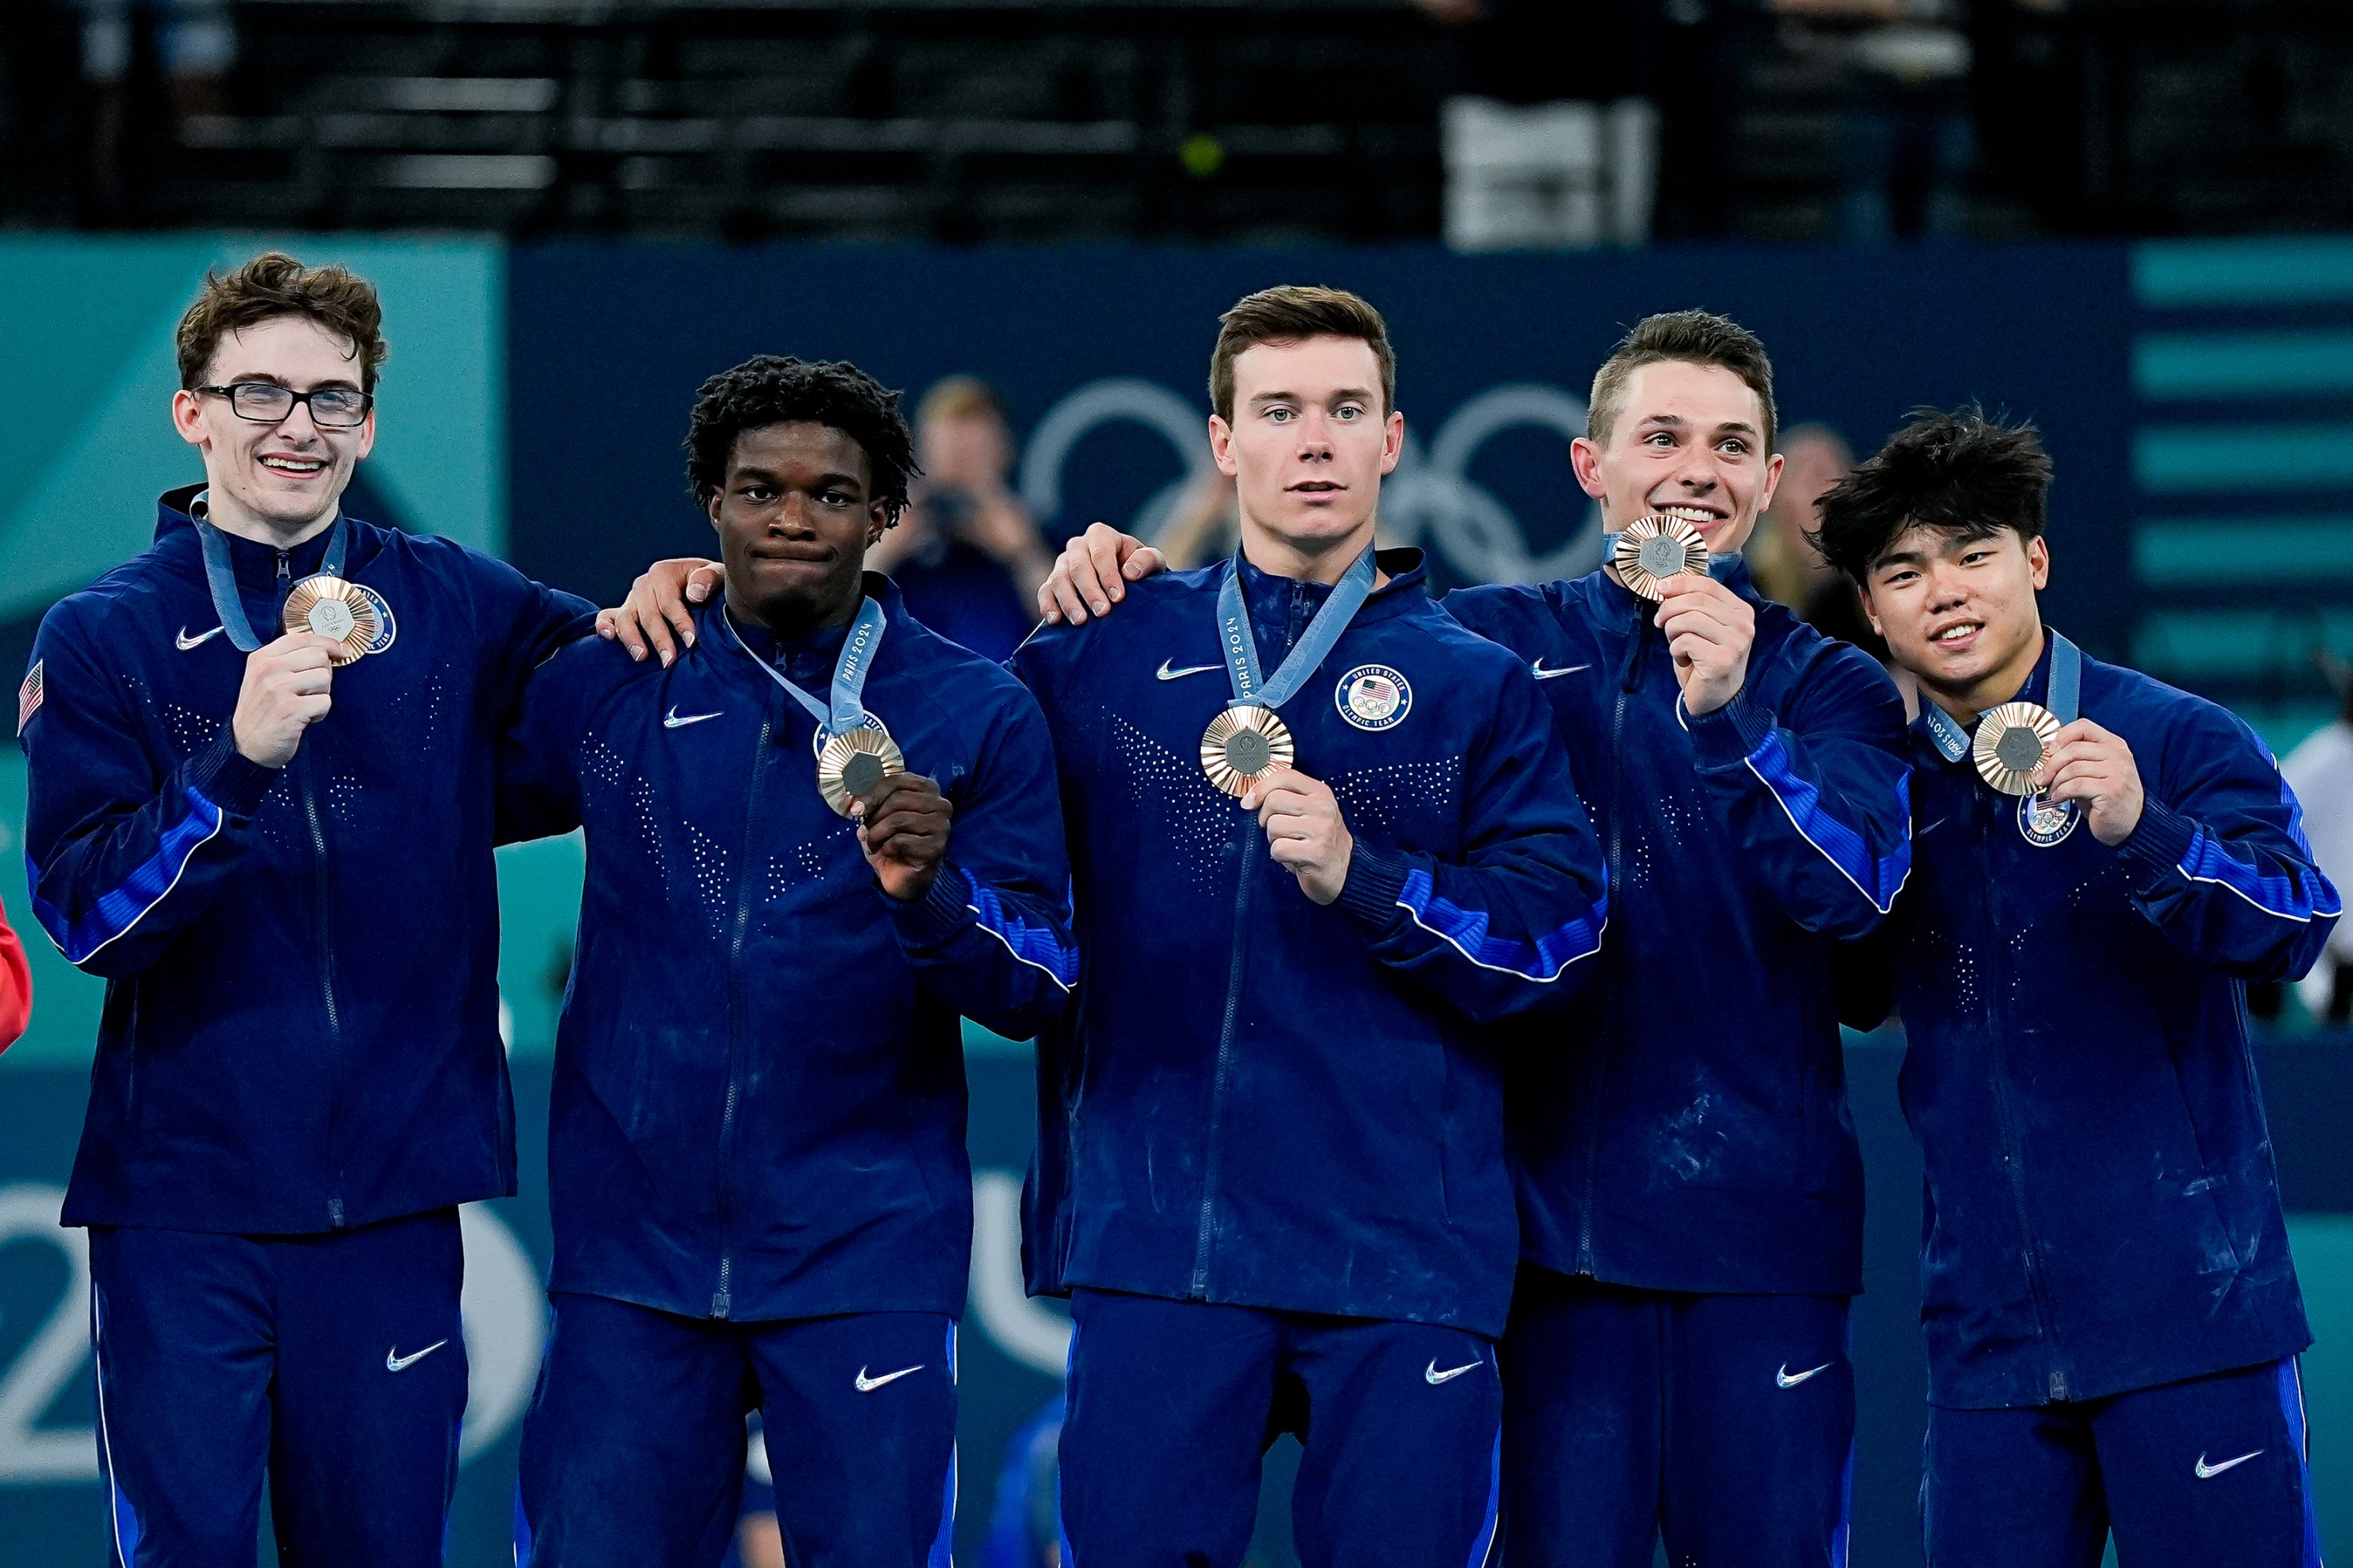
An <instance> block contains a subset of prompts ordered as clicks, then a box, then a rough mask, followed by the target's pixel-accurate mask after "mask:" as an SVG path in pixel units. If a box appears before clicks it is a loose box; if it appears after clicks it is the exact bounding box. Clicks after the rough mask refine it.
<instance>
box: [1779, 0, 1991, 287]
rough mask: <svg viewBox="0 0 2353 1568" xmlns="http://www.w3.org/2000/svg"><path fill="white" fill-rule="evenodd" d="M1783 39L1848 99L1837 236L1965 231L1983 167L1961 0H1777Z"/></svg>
mask: <svg viewBox="0 0 2353 1568" xmlns="http://www.w3.org/2000/svg"><path fill="white" fill-rule="evenodd" d="M1772 5H1773V8H1774V10H1775V11H1777V12H1778V13H1779V14H1780V16H1781V17H1782V19H1783V21H1782V44H1783V47H1784V49H1785V50H1786V51H1787V53H1788V56H1789V57H1790V58H1792V59H1793V61H1794V62H1795V63H1796V64H1797V65H1798V66H1799V67H1800V68H1810V69H1811V70H1813V71H1816V72H1818V73H1820V75H1821V76H1822V77H1823V78H1824V79H1825V81H1826V84H1828V85H1829V86H1830V87H1831V89H1832V90H1833V91H1834V92H1835V93H1836V95H1837V97H1838V100H1839V101H1840V102H1841V115H1840V125H1839V147H1840V163H1841V187H1842V188H1841V193H1840V201H1839V214H1838V222H1837V225H1836V226H1835V228H1834V233H1835V234H1836V235H1837V236H1838V237H1841V238H1845V239H1853V240H1882V239H1887V238H1891V237H1906V238H1909V237H1918V236H1922V235H1949V234H1958V233H1960V232H1961V231H1962V229H1963V228H1964V226H1966V222H1967V219H1968V190H1967V185H1968V178H1969V175H1970V174H1971V173H1972V171H1973V169H1974V167H1975V164H1976V139H1975V134H1974V128H1973V127H1972V125H1971V123H1970V116H1969V93H1968V77H1969V64H1970V48H1969V40H1968V37H1967V36H1966V35H1965V34H1964V33H1962V32H1961V31H1960V29H1959V28H1958V27H1957V26H1954V25H1953V24H1954V22H1955V19H1956V14H1957V9H1958V5H1959V0H1772Z"/></svg>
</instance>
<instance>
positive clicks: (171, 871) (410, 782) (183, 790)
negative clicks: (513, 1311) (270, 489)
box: [18, 489, 591, 1235]
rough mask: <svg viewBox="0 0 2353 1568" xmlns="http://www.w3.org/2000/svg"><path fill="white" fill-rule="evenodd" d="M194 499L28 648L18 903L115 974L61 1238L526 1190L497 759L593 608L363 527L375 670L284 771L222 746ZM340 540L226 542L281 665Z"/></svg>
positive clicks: (415, 1205) (232, 654) (462, 552)
mask: <svg viewBox="0 0 2353 1568" xmlns="http://www.w3.org/2000/svg"><path fill="white" fill-rule="evenodd" d="M196 493H197V492H196V490H195V489H185V490H175V491H174V492H172V493H170V494H168V495H166V496H165V497H164V499H163V501H162V502H161V503H160V505H159V506H158V508H157V511H158V521H157V525H156V530H155V542H154V543H153V546H152V547H150V548H149V549H148V550H147V552H145V553H143V554H142V555H141V556H139V557H138V558H137V559H136V560H133V561H132V562H130V563H126V564H124V565H122V566H120V567H117V568H116V569H115V570H114V571H112V572H110V573H108V574H106V575H105V576H103V577H101V578H100V579H99V580H98V582H97V583H96V584H92V585H91V586H90V587H89V588H87V589H85V590H83V591H82V592H81V593H79V594H76V595H72V596H71V597H69V598H67V599H65V600H62V601H60V602H59V603H58V605H56V606H55V607H54V608H52V609H51V610H50V611H49V613H48V615H47V616H46V617H44V619H43V620H42V622H41V629H40V633H39V635H38V637H37V638H36V639H35V642H34V645H33V670H32V674H31V676H30V677H29V679H28V688H27V690H28V698H27V699H26V700H20V702H19V707H20V708H23V707H25V706H26V705H27V701H29V700H30V697H29V693H30V692H32V691H36V690H37V693H38V699H37V704H38V705H37V707H34V708H33V709H32V710H31V711H30V713H29V714H28V716H27V717H26V720H25V721H24V722H23V724H22V727H21V729H20V731H19V737H18V739H19V744H21V745H22V746H23V747H24V750H25V755H26V759H27V763H28V766H29V800H28V804H27V807H26V831H25V847H26V861H27V872H28V875H29V877H30V879H31V881H32V887H33V908H34V912H35V913H36V914H37V916H38V918H39V920H40V923H41V926H42V929H43V930H45V931H47V932H48V934H49V938H50V940H51V941H53V942H56V943H57V944H58V948H59V949H60V950H61V951H62V952H64V953H65V955H66V957H67V958H69V959H70V960H71V961H72V962H73V963H77V964H79V966H80V967H81V968H83V969H84V970H87V971H88V972H90V973H92V974H100V975H103V976H105V977H106V980H107V982H108V984H107V992H106V1009H105V1014H104V1016H103V1018H102V1020H101V1022H100V1026H99V1040H98V1059H97V1063H96V1065H95V1067H94V1068H93V1070H92V1073H91V1081H90V1110H89V1114H88V1117H87V1120H86V1121H84V1123H83V1127H82V1139H81V1149H80V1152H79V1154H78V1155H77V1156H76V1158H75V1161H74V1170H73V1179H72V1184H71V1185H70V1187H69V1189H68V1191H67V1194H66V1204H65V1223H67V1224H68V1225H135V1226H157V1227H161V1228H164V1229H176V1230H195V1231H215V1232H226V1233H233V1234H245V1235H251V1234H258V1233H264V1232H271V1233H281V1234H286V1233H301V1232H311V1231H322V1230H331V1229H334V1228H336V1227H338V1226H356V1225H364V1224H367V1223H368V1222H370V1221H373V1220H380V1219H390V1218H394V1217H396V1216H399V1215H409V1214H416V1213H419V1212H421V1211H423V1210H426V1209H431V1208H439V1207H443V1206H446V1205H450V1204H456V1203H462V1202H466V1201H469V1200H471V1199H475V1198H488V1197H496V1196H498V1195H500V1194H505V1193H512V1191H514V1109H513V1104H512V1100H511V1098H510V1096H509V1093H508V1089H507V1077H506V1052H505V1050H504V1049H503V1048H502V1047H501V1044H500V1041H499V1026H498V1015H499V994H498V943H499V908H498V885H497V878H496V873H495V872H494V870H493V868H492V865H491V842H492V839H491V833H492V823H493V809H494V807H493V789H494V762H495V756H494V748H495V742H496V741H497V737H498V736H499V734H500V733H501V731H503V730H504V728H505V727H506V724H507V722H508V720H509V716H510V715H511V714H512V711H513V709H514V704H515V702H516V700H518V698H519V697H520V696H521V694H522V688H523V683H524V680H525V679H527V678H528V676H529V674H530V671H531V668H532V667H533V665H534V664H535V663H537V662H538V661H539V660H540V659H541V658H544V657H545V655H546V654H547V652H548V650H550V649H552V648H554V647H561V646H562V645H563V643H564V642H565V640H567V639H569V638H570V637H576V636H577V635H579V633H580V632H581V631H583V630H585V629H586V626H587V625H588V617H589V616H590V614H591V611H590V609H589V606H588V605H586V604H583V603H582V602H580V601H579V600H576V599H574V598H571V597H569V596H568V595H562V594H557V593H554V592H553V591H551V590H549V589H546V588H543V587H541V586H539V585H538V584H534V583H532V582H530V581H529V580H527V579H526V578H524V577H523V576H522V574H520V573H518V572H516V571H515V570H514V569H513V568H512V567H510V566H507V565H504V564H502V563H500V562H497V561H493V560H491V559H490V558H489V557H487V556H483V555H479V554H476V553H475V552H472V551H470V550H468V549H466V548H465V547H463V546H462V545H458V544H453V543H451V542H448V541H447V540H441V539H429V538H415V537H411V536H409V535H406V534H401V533H396V532H393V531H389V530H386V529H381V528H375V527H373V526H370V525H369V524H366V523H362V522H356V521H353V522H351V523H349V524H348V526H349V527H350V529H351V530H352V538H351V542H350V545H349V549H348V554H347V557H346V559H345V562H344V575H345V576H346V577H348V578H350V579H351V580H352V581H353V582H356V583H359V584H362V585H364V586H365V587H367V588H369V589H372V590H374V591H375V593H376V594H377V595H380V596H381V598H382V599H383V601H384V602H385V604H386V605H388V606H389V607H390V608H391V611H392V616H393V628H394V630H393V637H392V641H391V645H390V646H389V647H385V649H384V650H383V651H382V652H379V653H373V654H370V655H368V656H367V657H366V658H363V659H361V660H360V661H359V662H357V663H356V664H353V665H350V666H348V667H346V668H343V669H339V670H337V671H336V672H335V676H334V685H333V694H332V695H333V703H334V706H333V710H332V712H330V713H329V714H328V715H327V717H326V718H325V719H323V720H322V721H320V722H318V723H316V724H314V725H312V726H311V729H310V731H308V732H307V733H306V734H305V735H304V736H303V737H302V743H301V748H300V749H299V750H298V751H297V752H295V753H294V757H293V760H292V761H291V762H290V763H288V764H287V765H286V767H284V768H283V769H280V770H278V771H276V772H272V771H271V770H269V769H267V768H262V767H258V766H256V765H255V764H253V763H249V762H248V761H246V760H245V758H244V757H242V756H240V755H239V754H238V753H237V748H236V742H235V739H234V737H233V735H232V734H231V732H230V719H231V717H232V716H233V715H234V714H235V712H236V710H237V691H238V689H239V687H240V685H241V684H242V682H243V680H244V676H245V657H246V656H245V655H243V654H242V653H239V652H238V651H237V648H236V647H235V646H234V645H233V644H231V643H230V641H229V639H228V637H227V634H226V633H224V632H223V631H221V630H220V629H219V626H220V617H219V616H217V615H216V614H215V613H214V610H213V603H212V598H211V595H209V593H208V592H207V591H206V584H205V568H204V560H203V555H202V552H201V550H200V548H199V544H198V540H197V536H196V531H195V523H194V522H192V521H190V518H189V515H188V511H187V508H188V507H189V506H190V505H191V504H193V502H194V499H195V495H196ZM327 539H328V536H327V534H324V533H322V534H321V535H319V536H318V537H316V538H314V539H311V540H309V541H307V542H304V543H303V544H301V545H300V546H299V547H297V548H296V549H294V550H292V551H289V552H280V551H277V550H273V549H271V548H270V547H269V546H267V545H263V544H257V543H254V542H250V541H248V540H243V539H236V538H231V539H229V541H228V543H229V547H230V552H231V559H232V561H233V563H234V565H235V568H236V574H237V590H238V593H239V595H240V596H241V598H242V601H243V604H244V607H245V612H246V616H247V618H248V621H249V622H250V623H251V624H252V626H253V627H254V629H255V631H256V633H257V634H258V635H259V636H260V637H262V638H263V639H264V641H265V643H267V642H268V641H269V640H272V639H273V638H274V637H275V636H276V635H277V628H278V627H279V626H280V605H281V603H282V601H283V599H284V596H285V592H286V589H287V587H288V585H289V584H290V583H291V582H292V581H294V580H297V579H300V578H301V577H304V576H306V575H309V574H311V573H313V572H316V571H317V570H318V569H319V563H320V561H321V558H322V556H323V555H324V554H325V552H326V549H327Z"/></svg>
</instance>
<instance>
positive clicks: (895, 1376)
mask: <svg viewBox="0 0 2353 1568" xmlns="http://www.w3.org/2000/svg"><path fill="white" fill-rule="evenodd" d="M921 1371H923V1363H916V1364H915V1365H913V1366H902V1367H901V1368H900V1369H899V1370H898V1371H896V1372H886V1373H883V1374H882V1375H881V1376H880V1377H869V1376H867V1375H866V1369H865V1368H864V1367H862V1366H861V1367H860V1368H859V1369H858V1392H859V1393H860V1394H871V1393H873V1392H874V1391H875V1390H876V1389H878V1388H880V1387H881V1386H882V1385H883V1384H886V1383H896V1382H898V1381H899V1380H900V1379H901V1378H902V1377H904V1376H906V1375H907V1374H908V1373H911V1372H921Z"/></svg>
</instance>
